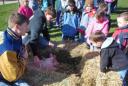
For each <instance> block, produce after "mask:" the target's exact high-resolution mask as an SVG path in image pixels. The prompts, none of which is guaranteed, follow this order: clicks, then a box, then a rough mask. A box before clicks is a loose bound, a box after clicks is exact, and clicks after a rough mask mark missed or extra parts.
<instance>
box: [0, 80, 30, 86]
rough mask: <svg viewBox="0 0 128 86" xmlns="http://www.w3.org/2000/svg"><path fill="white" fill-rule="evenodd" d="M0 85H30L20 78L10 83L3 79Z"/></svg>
mask: <svg viewBox="0 0 128 86" xmlns="http://www.w3.org/2000/svg"><path fill="white" fill-rule="evenodd" d="M0 86H30V85H28V84H27V83H26V82H24V81H22V80H18V81H16V82H15V83H14V84H11V85H10V84H8V83H6V82H4V81H0Z"/></svg>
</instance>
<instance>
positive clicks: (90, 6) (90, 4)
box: [85, 0, 94, 12]
mask: <svg viewBox="0 0 128 86" xmlns="http://www.w3.org/2000/svg"><path fill="white" fill-rule="evenodd" d="M85 3H86V7H85V9H86V11H87V12H90V11H91V10H92V9H93V8H94V4H93V0H86V1H85Z"/></svg>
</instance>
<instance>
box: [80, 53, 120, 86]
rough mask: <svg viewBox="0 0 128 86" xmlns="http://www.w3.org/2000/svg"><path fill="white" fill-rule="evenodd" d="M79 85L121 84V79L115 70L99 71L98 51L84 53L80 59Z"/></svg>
mask: <svg viewBox="0 0 128 86" xmlns="http://www.w3.org/2000/svg"><path fill="white" fill-rule="evenodd" d="M80 64H81V66H83V69H82V70H81V73H82V74H81V80H80V86H122V81H121V80H120V77H119V75H118V74H117V73H116V72H112V71H110V72H108V73H102V72H100V56H99V55H98V52H91V53H88V54H87V55H85V57H84V58H83V59H82V61H81V63H80Z"/></svg>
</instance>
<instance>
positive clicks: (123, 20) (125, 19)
mask: <svg viewBox="0 0 128 86" xmlns="http://www.w3.org/2000/svg"><path fill="white" fill-rule="evenodd" d="M117 23H118V27H124V26H126V25H128V12H124V13H121V14H119V16H118V17H117Z"/></svg>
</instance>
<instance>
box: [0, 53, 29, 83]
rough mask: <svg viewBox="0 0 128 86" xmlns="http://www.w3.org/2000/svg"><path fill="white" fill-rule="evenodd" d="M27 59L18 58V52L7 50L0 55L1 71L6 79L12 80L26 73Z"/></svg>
mask: <svg viewBox="0 0 128 86" xmlns="http://www.w3.org/2000/svg"><path fill="white" fill-rule="evenodd" d="M26 63H27V60H26V59H25V58H24V59H23V58H22V59H18V58H17V54H16V52H12V51H5V52H4V53H3V54H2V55H1V56H0V72H1V74H2V76H3V77H4V79H5V80H7V81H9V82H12V81H15V80H17V79H19V78H20V77H21V76H22V74H23V73H24V70H25V66H26Z"/></svg>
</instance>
